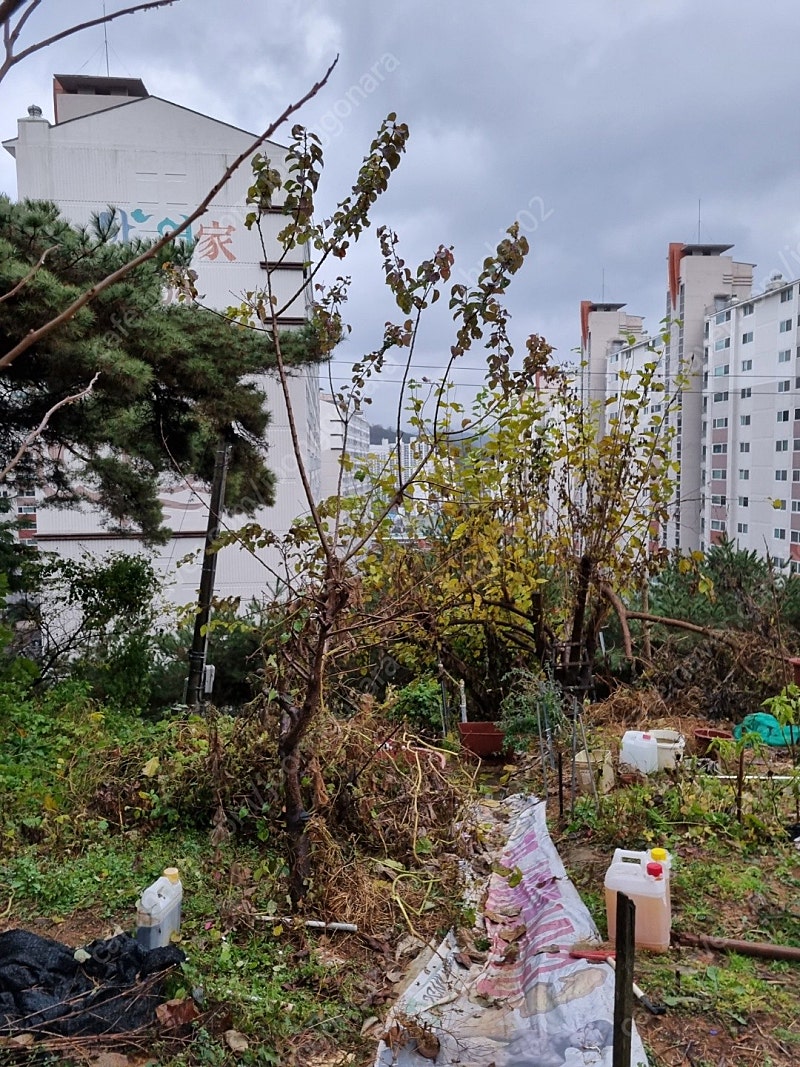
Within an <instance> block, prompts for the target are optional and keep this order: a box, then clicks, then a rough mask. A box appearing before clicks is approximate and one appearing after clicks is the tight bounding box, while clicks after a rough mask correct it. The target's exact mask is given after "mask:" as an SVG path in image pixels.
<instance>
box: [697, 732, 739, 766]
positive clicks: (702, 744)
mask: <svg viewBox="0 0 800 1067" xmlns="http://www.w3.org/2000/svg"><path fill="white" fill-rule="evenodd" d="M715 738H719V739H720V740H722V741H732V740H733V734H732V733H731V732H730V730H715V729H713V728H712V727H710V726H705V727H701V728H700V729H699V730H695V732H694V748H695V752H696V753H697V755H698V756H700V757H701V758H702V757H703V756H707V755H708V751H709V749H710V747H711V743H712V741H714V739H715Z"/></svg>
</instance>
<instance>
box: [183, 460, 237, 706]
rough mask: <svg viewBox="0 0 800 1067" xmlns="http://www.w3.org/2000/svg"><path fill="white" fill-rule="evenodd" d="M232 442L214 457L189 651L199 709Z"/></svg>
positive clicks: (189, 687) (193, 699) (190, 701)
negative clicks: (218, 539)
mask: <svg viewBox="0 0 800 1067" xmlns="http://www.w3.org/2000/svg"><path fill="white" fill-rule="evenodd" d="M229 458H230V445H228V444H226V443H225V442H223V441H221V442H220V444H219V447H218V449H217V455H216V459H215V460H214V480H213V482H212V483H211V501H210V503H209V506H208V525H207V527H206V543H205V550H204V553H203V570H202V572H201V574H200V591H199V593H198V597H197V615H196V617H195V620H194V637H193V638H192V648H191V651H190V653H189V677H188V679H187V682H186V703H187V705H188V706H189V707H190V708H192V709H193V710H194V711H199V709H200V706H201V704H203V703H204V699H203V697H204V693H203V682H204V678H203V675H204V673H205V665H206V654H207V652H208V623H209V620H210V618H211V601H212V600H213V598H214V574H215V572H216V569H217V554H216V552H212V548H213V545H214V542H215V541H216V539H217V537H218V536H219V527H220V515H221V514H222V507H223V505H224V503H225V478H226V476H227V473H228V460H229Z"/></svg>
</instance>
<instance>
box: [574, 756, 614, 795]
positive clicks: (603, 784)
mask: <svg viewBox="0 0 800 1067" xmlns="http://www.w3.org/2000/svg"><path fill="white" fill-rule="evenodd" d="M590 761H591V770H589V767H590ZM592 776H594V783H595V785H596V787H597V792H598V793H601V794H605V793H610V792H611V790H612V789H613V788H614V763H613V761H612V758H611V753H610V752H609V751H608V750H607V749H595V750H593V751H592V752H590V753H589V756H588V758H587V755H586V752H585V751H584V752H576V754H575V777H576V778H577V782H578V787H579V789H580V790H581V792H583V793H591V792H592Z"/></svg>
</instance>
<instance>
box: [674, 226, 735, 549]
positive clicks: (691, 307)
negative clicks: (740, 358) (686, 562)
mask: <svg viewBox="0 0 800 1067" xmlns="http://www.w3.org/2000/svg"><path fill="white" fill-rule="evenodd" d="M731 247H732V246H731V245H713V244H680V243H678V242H673V243H672V244H671V245H670V246H669V252H668V256H667V276H668V290H667V305H666V314H665V320H666V322H665V325H666V327H667V331H668V334H669V337H668V340H667V342H666V345H665V348H664V375H665V382H666V384H667V401H668V403H669V418H670V424H671V425H673V426H674V427H675V429H676V431H677V432H676V436H675V458H676V459H677V460H679V462H680V471H679V473H678V485H677V491H676V499H675V505H674V507H673V508H672V510H671V514H670V519H669V522H668V524H667V538H666V544H667V547H668V548H670V549H678V550H679V551H680V552H682V553H686V552H693V551H695V550H696V549H698V548H699V547H700V542H701V540H702V533H703V531H702V527H701V518H702V509H703V504H702V474H701V468H702V449H703V441H702V439H701V437H702V428H703V426H702V423H703V419H702V405H703V369H704V368H703V359H704V355H705V318H706V308H707V307H708V306H709V305H716V304H721V303H725V302H727V301H729V300H730V299H731V298H734V299H737V300H739V299H743V298H744V297H747V296H749V295H750V291H751V289H752V285H753V264H752V263H737V262H736V261H735V260H734V259H733V258H732V257H731V256H726V255H725V253H726V252H727V251H729V250H730V248H731Z"/></svg>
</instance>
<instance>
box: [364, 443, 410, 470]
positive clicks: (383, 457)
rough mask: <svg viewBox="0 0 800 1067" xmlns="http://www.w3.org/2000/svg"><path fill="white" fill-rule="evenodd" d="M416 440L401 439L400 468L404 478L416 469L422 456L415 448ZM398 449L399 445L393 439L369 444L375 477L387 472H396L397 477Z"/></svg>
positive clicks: (370, 460)
mask: <svg viewBox="0 0 800 1067" xmlns="http://www.w3.org/2000/svg"><path fill="white" fill-rule="evenodd" d="M415 444H416V442H414V441H400V445H399V448H400V469H401V470H402V472H403V478H408V477H410V475H411V474H412V473H413V472H414V471H415V470H416V468H417V466H418V464H419V460H420V457H419V455H418V454H417V450H415ZM397 450H398V445H397V444H396V443H395V442H391V441H387V440H384V441H381V442H380V444H371V445H370V446H369V454H368V463H369V469H370V472H371V474H372V475H373V477H375V478H379V477H381V476H382V475H383V474H386V473H387V472H392V471H393V472H394V476H395V480H396V479H397V471H398V466H397Z"/></svg>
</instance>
